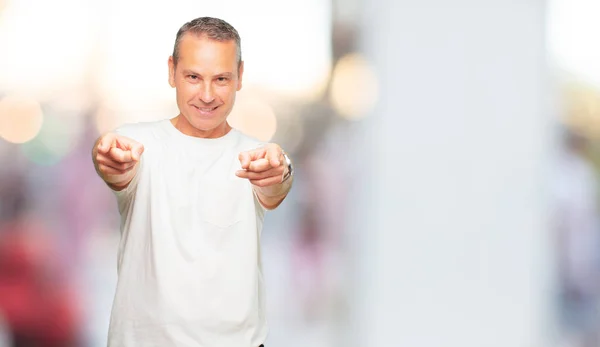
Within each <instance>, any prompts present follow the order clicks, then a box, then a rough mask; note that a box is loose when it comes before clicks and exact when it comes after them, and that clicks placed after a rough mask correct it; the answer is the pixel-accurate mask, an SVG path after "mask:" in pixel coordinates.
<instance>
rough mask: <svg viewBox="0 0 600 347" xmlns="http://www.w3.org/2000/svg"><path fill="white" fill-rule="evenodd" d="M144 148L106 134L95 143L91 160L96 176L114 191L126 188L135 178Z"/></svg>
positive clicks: (128, 140)
mask: <svg viewBox="0 0 600 347" xmlns="http://www.w3.org/2000/svg"><path fill="white" fill-rule="evenodd" d="M143 152H144V146H143V145H142V144H141V143H139V142H136V141H134V140H132V139H130V138H127V137H125V136H121V135H117V134H115V133H107V134H104V135H102V136H100V138H99V139H98V141H96V145H95V146H94V150H93V151H92V158H93V161H94V166H95V167H96V172H98V175H99V176H100V177H101V178H102V179H103V180H104V182H106V184H108V186H109V187H111V188H112V189H114V190H123V189H125V188H127V186H128V185H129V183H130V182H131V180H132V179H133V178H134V177H135V173H136V169H137V163H138V162H139V160H140V157H141V155H142V153H143Z"/></svg>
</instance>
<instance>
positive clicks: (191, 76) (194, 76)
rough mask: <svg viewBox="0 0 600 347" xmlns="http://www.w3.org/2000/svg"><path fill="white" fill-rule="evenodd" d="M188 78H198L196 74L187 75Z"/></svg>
mask: <svg viewBox="0 0 600 347" xmlns="http://www.w3.org/2000/svg"><path fill="white" fill-rule="evenodd" d="M188 78H191V79H193V80H196V79H198V76H196V75H188Z"/></svg>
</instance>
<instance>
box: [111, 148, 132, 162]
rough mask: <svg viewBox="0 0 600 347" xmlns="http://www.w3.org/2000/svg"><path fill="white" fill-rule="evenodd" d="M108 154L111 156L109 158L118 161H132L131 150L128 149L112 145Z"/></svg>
mask: <svg viewBox="0 0 600 347" xmlns="http://www.w3.org/2000/svg"><path fill="white" fill-rule="evenodd" d="M108 155H109V156H110V157H111V159H113V160H114V161H116V162H118V163H128V162H131V161H134V159H133V158H132V155H131V151H129V150H126V151H124V150H122V149H120V148H116V147H113V148H111V149H110V151H109V152H108Z"/></svg>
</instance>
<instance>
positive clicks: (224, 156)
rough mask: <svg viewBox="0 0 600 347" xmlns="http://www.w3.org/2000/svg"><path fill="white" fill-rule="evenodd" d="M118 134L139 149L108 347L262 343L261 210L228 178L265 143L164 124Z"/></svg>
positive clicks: (124, 211) (127, 195)
mask: <svg viewBox="0 0 600 347" xmlns="http://www.w3.org/2000/svg"><path fill="white" fill-rule="evenodd" d="M116 132H117V133H119V134H121V135H123V136H126V137H129V138H131V139H134V140H136V141H138V142H140V143H141V144H143V145H144V153H143V154H142V156H141V160H140V163H139V164H138V165H139V167H138V171H137V174H136V176H135V178H134V179H133V181H132V182H131V183H130V185H129V186H128V187H127V189H125V190H123V191H120V192H115V195H116V196H117V200H118V206H119V212H120V214H121V241H120V245H119V250H118V265H117V269H118V283H117V289H116V294H115V298H114V303H113V308H112V313H111V320H110V329H109V334H108V345H109V347H150V346H156V347H165V346H177V347H178V346H190V347H191V346H197V347H258V346H259V345H260V344H262V343H264V341H265V339H266V336H267V330H268V329H267V322H266V318H265V291H264V280H263V273H262V265H261V256H260V243H259V242H260V234H261V229H262V225H263V219H264V215H265V209H264V208H263V206H262V205H261V204H260V202H259V201H258V199H257V197H256V196H255V194H254V192H253V190H252V186H251V184H250V182H249V181H248V180H246V179H242V178H239V177H237V176H236V175H235V172H236V171H237V170H239V169H240V168H241V165H240V162H239V160H238V155H239V153H240V152H242V151H245V150H250V149H253V148H257V147H259V146H261V145H262V144H261V143H260V142H259V141H257V140H255V139H252V138H250V137H248V136H246V135H244V134H242V133H241V132H239V131H237V130H235V129H232V130H231V131H230V132H229V133H227V134H226V135H225V136H223V137H221V138H217V139H202V138H196V137H192V136H187V135H184V134H183V133H181V132H180V131H179V130H177V129H176V128H175V127H174V126H173V125H172V124H171V122H170V121H169V120H168V119H165V120H161V121H157V122H147V123H136V124H128V125H125V126H122V127H120V128H119V129H117V131H116Z"/></svg>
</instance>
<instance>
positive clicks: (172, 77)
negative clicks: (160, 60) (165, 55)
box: [169, 56, 175, 88]
mask: <svg viewBox="0 0 600 347" xmlns="http://www.w3.org/2000/svg"><path fill="white" fill-rule="evenodd" d="M169 85H170V86H171V88H175V62H174V61H173V56H170V57H169Z"/></svg>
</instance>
